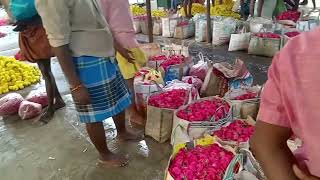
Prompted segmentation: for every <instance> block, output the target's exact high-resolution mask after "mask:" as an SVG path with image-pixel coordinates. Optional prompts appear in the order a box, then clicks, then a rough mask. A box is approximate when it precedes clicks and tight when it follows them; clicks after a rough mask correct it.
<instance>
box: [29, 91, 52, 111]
mask: <svg viewBox="0 0 320 180" xmlns="http://www.w3.org/2000/svg"><path fill="white" fill-rule="evenodd" d="M26 100H27V101H30V102H33V103H37V104H41V106H42V107H46V106H48V103H49V102H48V96H47V93H46V92H39V91H32V92H30V93H29V95H28V96H27V97H26Z"/></svg>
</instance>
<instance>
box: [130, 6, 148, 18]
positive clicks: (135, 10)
mask: <svg viewBox="0 0 320 180" xmlns="http://www.w3.org/2000/svg"><path fill="white" fill-rule="evenodd" d="M130 9H131V12H132V15H133V16H141V15H146V14H147V10H146V9H145V8H143V7H140V6H138V5H131V6H130Z"/></svg>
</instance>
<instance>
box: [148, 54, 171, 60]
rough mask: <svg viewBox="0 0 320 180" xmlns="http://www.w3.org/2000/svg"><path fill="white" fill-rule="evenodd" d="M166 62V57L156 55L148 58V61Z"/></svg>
mask: <svg viewBox="0 0 320 180" xmlns="http://www.w3.org/2000/svg"><path fill="white" fill-rule="evenodd" d="M166 60H168V58H167V56H165V55H157V56H153V57H151V58H150V60H149V61H166Z"/></svg>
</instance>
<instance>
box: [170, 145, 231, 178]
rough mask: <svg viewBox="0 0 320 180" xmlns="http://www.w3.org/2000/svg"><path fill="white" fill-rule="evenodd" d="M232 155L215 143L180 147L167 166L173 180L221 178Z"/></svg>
mask: <svg viewBox="0 0 320 180" xmlns="http://www.w3.org/2000/svg"><path fill="white" fill-rule="evenodd" d="M233 157H234V155H233V154H232V152H229V151H227V150H225V149H223V148H222V147H220V146H219V145H217V144H212V145H209V146H197V147H195V148H194V149H192V150H186V149H182V150H180V151H179V152H178V154H177V155H176V157H175V158H174V159H173V161H172V162H171V164H170V166H169V172H170V174H171V176H172V177H173V178H174V179H175V180H196V179H206V180H221V179H222V178H223V175H224V173H225V171H226V169H227V167H228V166H229V164H230V162H231V161H232V159H233Z"/></svg>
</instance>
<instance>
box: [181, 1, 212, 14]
mask: <svg viewBox="0 0 320 180" xmlns="http://www.w3.org/2000/svg"><path fill="white" fill-rule="evenodd" d="M206 12H207V9H206V7H205V6H204V5H202V4H199V3H193V4H192V9H191V14H192V15H193V16H194V15H196V14H205V13H206ZM180 14H181V15H182V16H186V15H185V13H184V8H183V7H182V8H181V9H180Z"/></svg>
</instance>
